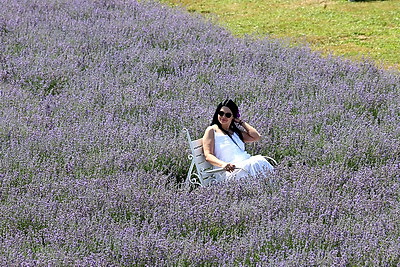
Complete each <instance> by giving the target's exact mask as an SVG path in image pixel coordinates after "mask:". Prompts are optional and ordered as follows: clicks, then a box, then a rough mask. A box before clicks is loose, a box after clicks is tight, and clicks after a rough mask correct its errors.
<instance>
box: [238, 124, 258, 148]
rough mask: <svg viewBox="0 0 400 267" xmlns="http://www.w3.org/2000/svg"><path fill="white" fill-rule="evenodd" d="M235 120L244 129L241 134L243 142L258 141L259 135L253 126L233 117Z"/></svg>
mask: <svg viewBox="0 0 400 267" xmlns="http://www.w3.org/2000/svg"><path fill="white" fill-rule="evenodd" d="M235 122H237V123H238V124H239V125H240V126H242V127H243V129H244V131H242V134H243V141H244V142H245V143H250V142H256V141H260V139H261V135H260V133H259V132H258V131H257V130H256V129H255V128H254V127H253V126H251V125H250V124H248V123H247V122H245V121H243V120H241V119H238V118H236V119H235Z"/></svg>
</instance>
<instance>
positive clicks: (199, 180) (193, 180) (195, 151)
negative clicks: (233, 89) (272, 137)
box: [184, 129, 278, 186]
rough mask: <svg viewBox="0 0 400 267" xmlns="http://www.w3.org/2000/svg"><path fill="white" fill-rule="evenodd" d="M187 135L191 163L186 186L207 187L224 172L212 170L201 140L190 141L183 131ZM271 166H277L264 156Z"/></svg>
mask: <svg viewBox="0 0 400 267" xmlns="http://www.w3.org/2000/svg"><path fill="white" fill-rule="evenodd" d="M184 131H185V132H186V135H187V139H188V142H189V146H190V154H189V156H188V157H189V159H190V161H191V163H190V167H189V171H188V173H187V176H186V180H185V184H186V185H190V184H192V185H200V186H207V185H209V184H212V183H215V182H216V181H217V177H218V176H219V175H220V174H221V173H223V172H225V169H224V168H214V167H213V165H211V164H210V163H209V162H208V161H206V159H205V157H204V152H203V141H202V139H201V138H200V139H197V140H192V139H191V137H190V133H189V130H187V129H184ZM264 158H265V159H266V160H268V161H269V162H270V163H271V164H272V165H273V166H276V165H278V164H277V162H276V161H275V160H274V159H273V158H271V157H267V156H264Z"/></svg>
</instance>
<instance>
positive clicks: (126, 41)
mask: <svg viewBox="0 0 400 267" xmlns="http://www.w3.org/2000/svg"><path fill="white" fill-rule="evenodd" d="M1 9H2V11H1V13H0V123H1V124H0V186H1V187H0V211H1V212H0V265H1V266H60V265H61V266H126V265H128V266H138V265H140V266H147V265H148V266H154V265H157V266H160V265H168V266H170V265H172V266H191V265H200V266H220V265H221V266H224V265H234V266H279V265H282V266H301V265H324V266H326V265H339V266H360V265H369V266H377V265H381V266H396V265H399V264H400V255H399V251H400V229H399V221H400V193H399V189H400V188H399V182H400V171H399V168H400V159H399V157H400V119H399V118H400V108H399V103H400V75H399V73H395V72H388V71H384V70H381V69H377V68H376V67H374V64H372V63H369V62H362V63H357V64H356V63H354V62H350V61H347V60H345V59H342V58H336V57H329V58H326V57H324V58H323V57H321V56H320V55H319V54H317V53H314V52H312V51H310V50H309V49H308V48H307V47H297V48H289V47H288V46H287V45H285V44H284V43H282V42H280V41H277V40H270V39H268V38H266V39H263V40H259V39H255V38H252V37H246V38H243V39H237V38H234V37H232V36H231V34H230V33H229V32H228V31H227V30H224V29H222V28H220V27H217V26H215V25H213V24H212V23H211V22H209V21H205V20H204V19H202V18H200V17H196V16H195V15H193V14H188V13H186V12H185V11H183V10H180V9H171V8H169V7H166V6H162V5H160V4H158V3H154V2H151V1H140V2H135V1H134V0H2V7H1ZM226 97H229V98H232V99H235V100H236V101H237V103H238V104H239V106H240V108H241V114H242V118H243V119H246V120H247V121H249V122H250V123H251V124H253V125H254V126H255V127H256V128H257V129H258V130H259V131H260V132H261V133H262V135H263V137H264V138H263V140H262V141H260V142H258V143H257V144H253V145H249V146H248V150H249V152H251V153H252V154H262V155H269V156H272V157H274V158H275V159H276V160H277V161H278V162H279V166H278V167H277V169H276V173H275V174H274V175H273V176H268V177H259V178H253V179H247V180H241V181H236V182H231V183H229V184H218V185H213V186H211V187H208V188H195V189H193V188H192V190H188V189H187V188H185V187H182V186H180V183H181V182H182V181H183V179H184V177H185V175H186V172H187V169H188V167H189V160H188V158H187V154H188V153H189V149H188V143H187V140H186V136H185V134H184V133H183V131H182V129H183V128H188V129H189V130H190V132H191V135H192V136H193V138H199V137H201V136H202V134H203V131H204V130H205V128H206V127H207V125H208V124H209V122H210V120H211V117H212V115H213V112H214V109H215V107H216V105H217V104H218V103H219V102H220V101H222V100H223V99H225V98H226Z"/></svg>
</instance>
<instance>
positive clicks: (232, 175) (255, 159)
mask: <svg viewBox="0 0 400 267" xmlns="http://www.w3.org/2000/svg"><path fill="white" fill-rule="evenodd" d="M239 117H240V114H239V109H238V107H237V105H236V104H235V103H234V102H233V101H232V100H230V99H229V100H225V101H224V102H221V103H220V104H219V105H218V106H217V109H216V111H215V114H214V117H213V120H212V123H211V125H210V126H209V127H208V128H207V129H206V131H205V133H204V136H203V150H204V156H205V158H206V160H207V161H208V162H210V163H211V164H212V165H214V166H216V167H221V168H224V169H225V170H226V172H225V173H224V174H223V175H221V177H219V179H218V180H230V179H237V178H241V177H244V176H248V175H253V176H254V175H257V174H260V173H266V172H272V171H273V169H274V168H273V167H272V165H271V164H270V163H269V162H268V161H267V160H266V159H265V158H264V157H262V156H260V155H257V156H251V155H250V154H248V153H247V152H246V151H245V147H244V143H250V142H255V141H258V140H260V139H261V136H260V134H259V133H258V132H257V130H256V129H254V128H253V127H252V126H251V125H250V124H248V123H247V122H244V121H243V120H241V119H239ZM236 124H238V125H240V126H241V127H240V128H241V129H242V130H240V129H239V128H238V127H237V126H236Z"/></svg>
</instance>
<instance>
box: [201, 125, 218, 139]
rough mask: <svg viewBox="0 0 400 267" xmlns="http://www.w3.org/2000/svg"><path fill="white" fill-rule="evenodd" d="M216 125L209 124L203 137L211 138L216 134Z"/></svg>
mask: <svg viewBox="0 0 400 267" xmlns="http://www.w3.org/2000/svg"><path fill="white" fill-rule="evenodd" d="M214 131H215V125H211V126H208V127H207V129H206V130H205V132H204V136H203V138H210V137H213V136H214Z"/></svg>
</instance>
